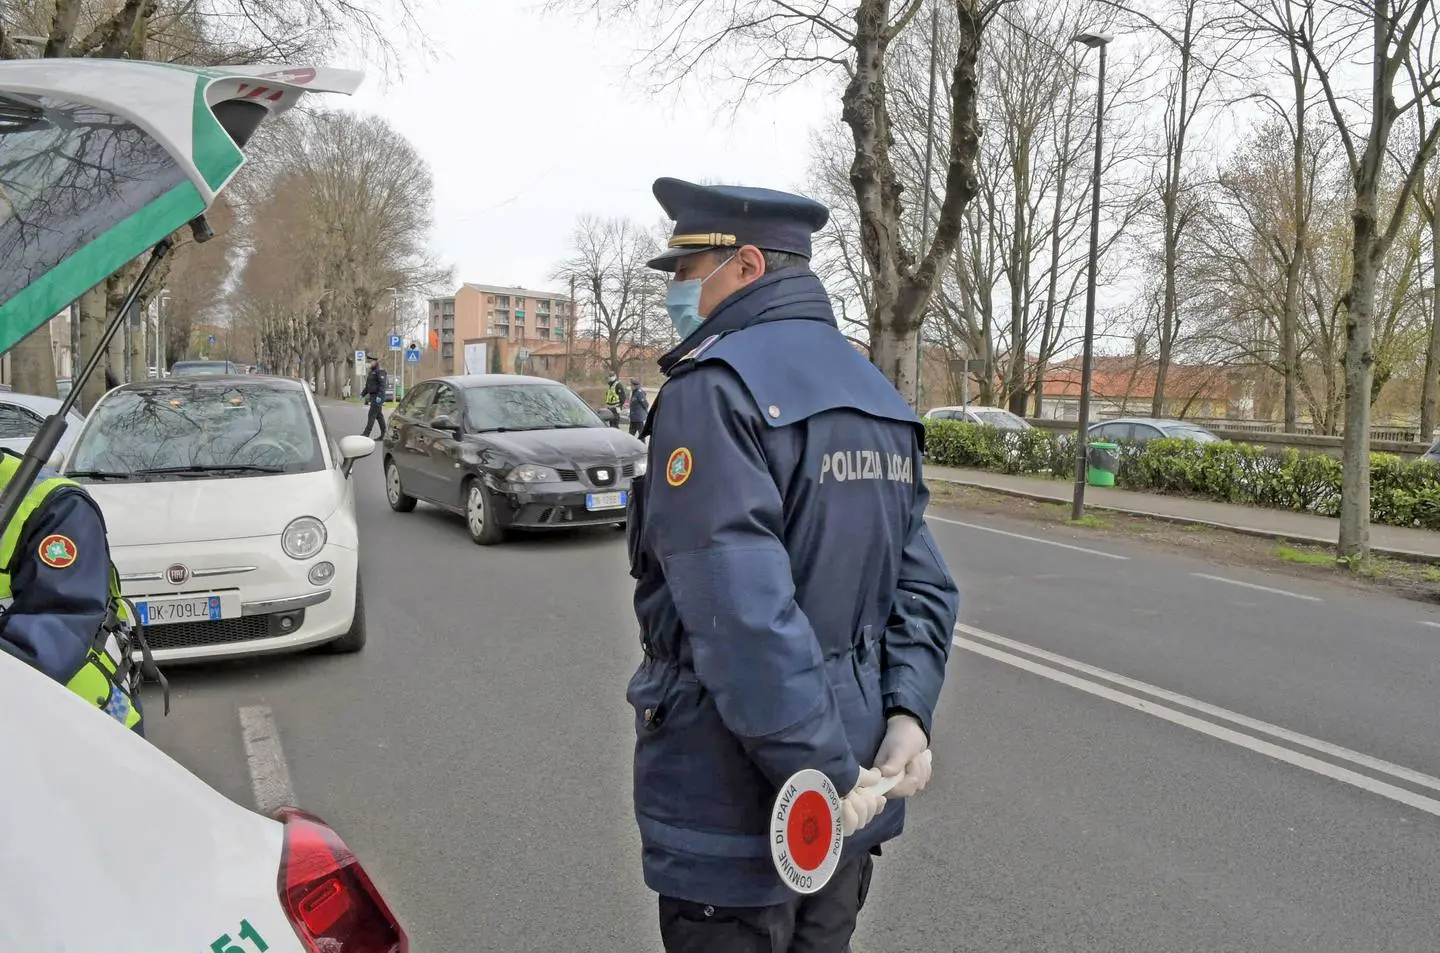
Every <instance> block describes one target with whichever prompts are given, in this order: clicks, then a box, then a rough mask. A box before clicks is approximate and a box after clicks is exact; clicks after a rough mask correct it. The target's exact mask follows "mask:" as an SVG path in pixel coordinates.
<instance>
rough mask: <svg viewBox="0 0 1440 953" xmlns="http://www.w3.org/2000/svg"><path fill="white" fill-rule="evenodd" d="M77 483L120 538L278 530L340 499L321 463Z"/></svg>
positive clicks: (186, 538) (142, 542)
mask: <svg viewBox="0 0 1440 953" xmlns="http://www.w3.org/2000/svg"><path fill="white" fill-rule="evenodd" d="M85 488H86V489H87V490H89V491H90V495H91V496H92V497H94V499H95V502H96V503H98V504H100V511H101V512H102V513H104V514H105V527H106V529H107V530H108V531H109V535H110V539H111V540H112V541H114V543H115V544H116V545H120V546H148V545H155V544H159V543H195V542H203V541H205V540H212V539H216V540H218V539H241V538H244V537H247V536H278V535H280V534H281V533H282V532H284V530H285V526H286V524H288V523H289V522H290V521H291V520H293V519H295V518H296V517H297V516H314V517H316V518H317V519H321V520H325V519H328V518H329V517H330V515H331V514H332V513H334V512H335V509H336V507H337V506H338V505H339V503H340V500H339V496H338V494H337V493H336V482H335V479H334V476H333V474H332V473H331V472H330V471H329V470H321V471H319V472H316V473H286V474H277V475H275V476H256V477H229V478H224V479H210V480H160V481H157V482H155V483H89V484H86V487H85Z"/></svg>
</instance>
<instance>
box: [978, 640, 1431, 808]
mask: <svg viewBox="0 0 1440 953" xmlns="http://www.w3.org/2000/svg"><path fill="white" fill-rule="evenodd" d="M955 644H956V645H958V646H960V647H961V648H963V649H966V650H967V651H970V652H974V653H975V654H977V655H984V656H986V657H987V658H992V659H994V660H995V661H997V662H1004V663H1005V664H1007V665H1013V666H1014V667H1016V668H1018V669H1023V670H1024V671H1027V672H1031V673H1033V674H1035V675H1040V676H1042V677H1044V678H1048V679H1051V680H1052V681H1056V682H1059V683H1061V684H1062V685H1068V686H1070V687H1071V688H1077V689H1079V690H1080V691H1082V692H1088V693H1089V694H1091V695H1098V696H1099V697H1101V698H1104V699H1106V700H1107V701H1112V702H1115V703H1116V704H1117V705H1124V706H1125V707H1126V708H1133V709H1135V710H1136V711H1142V712H1144V713H1145V714H1147V715H1154V716H1155V717H1156V718H1160V719H1163V720H1165V721H1168V722H1171V723H1173V724H1176V725H1180V726H1181V727H1184V728H1189V729H1191V730H1192V731H1198V732H1200V733H1201V734H1203V735H1209V736H1210V737H1212V738H1218V739H1220V740H1221V741H1228V742H1230V743H1231V744H1233V745H1237V746H1239V747H1241V748H1247V749H1249V750H1251V751H1254V752H1256V753H1257V754H1263V755H1267V756H1269V757H1271V758H1274V759H1275V760H1276V761H1283V762H1285V763H1286V764H1290V765H1294V766H1295V767H1297V768H1303V769H1304V770H1306V771H1311V772H1313V773H1315V774H1319V775H1323V776H1324V777H1327V778H1333V779H1334V780H1336V781H1342V782H1344V783H1345V784H1349V785H1352V786H1354V787H1357V788H1360V789H1361V790H1363V791H1369V792H1370V793H1372V794H1378V795H1380V796H1381V797H1386V798H1389V799H1390V800H1392V801H1398V802H1399V803H1401V804H1408V805H1409V806H1411V807H1413V808H1418V809H1419V810H1422V811H1424V812H1425V813H1427V814H1433V815H1435V816H1436V817H1440V801H1437V800H1435V799H1433V798H1428V797H1425V796H1424V795H1420V794H1416V793H1414V792H1412V791H1407V790H1405V789H1404V788H1398V787H1396V786H1395V785H1393V784H1386V783H1385V782H1384V781H1376V780H1375V779H1374V778H1370V777H1367V776H1365V775H1363V774H1359V773H1357V772H1355V771H1351V770H1349V769H1348V768H1341V767H1338V766H1336V765H1333V764H1330V763H1329V762H1328V761H1321V760H1320V759H1319V758H1312V757H1310V756H1309V755H1308V754H1301V753H1299V752H1298V751H1291V750H1290V749H1289V748H1282V747H1280V746H1279V745H1277V744H1271V743H1270V742H1268V741H1261V740H1260V739H1259V738H1252V737H1251V736H1250V735H1244V734H1241V733H1240V732H1238V731H1234V730H1233V729H1230V728H1225V727H1223V726H1221V725H1217V724H1215V723H1213V722H1209V721H1205V720H1204V719H1203V718H1196V717H1195V716H1194V715H1187V714H1185V713H1184V712H1181V711H1176V710H1175V709H1173V708H1166V707H1165V706H1164V705H1157V704H1156V703H1154V702H1152V701H1148V700H1146V699H1144V698H1137V697H1136V696H1134V695H1127V694H1125V693H1124V692H1121V691H1116V690H1115V689H1113V688H1107V687H1106V686H1104V685H1101V684H1100V683H1099V682H1092V681H1090V680H1089V679H1084V678H1081V677H1080V676H1078V675H1071V674H1070V673H1069V672H1062V671H1060V670H1059V669H1058V668H1050V667H1049V666H1048V665H1041V664H1040V663H1039V662H1032V661H1031V660H1030V659H1027V658H1021V657H1020V656H1018V655H1011V654H1010V653H1009V652H1002V651H1000V650H999V649H997V648H993V647H991V646H989V645H985V644H983V643H980V642H972V641H970V640H969V639H960V638H957V639H956V640H955Z"/></svg>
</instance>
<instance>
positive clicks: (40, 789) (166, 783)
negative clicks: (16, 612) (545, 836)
mask: <svg viewBox="0 0 1440 953" xmlns="http://www.w3.org/2000/svg"><path fill="white" fill-rule="evenodd" d="M0 716H3V717H4V719H5V721H6V723H7V724H10V725H12V726H13V725H21V724H23V725H24V726H25V730H23V731H19V730H12V731H5V732H0V763H3V764H4V765H5V808H6V811H8V812H10V816H11V817H12V818H13V821H12V822H9V823H7V824H6V825H5V826H6V831H5V836H4V843H5V863H6V864H7V869H11V870H14V871H23V876H7V877H6V886H5V890H4V892H3V894H0V941H3V942H0V946H3V947H4V949H5V950H7V951H17V953H18V951H21V950H24V951H34V953H39V951H41V950H47V951H56V953H60V951H76V950H97V951H98V950H108V951H116V953H136V951H141V950H145V951H157V953H158V951H160V950H167V951H168V950H175V951H186V953H190V951H195V953H199V951H207V950H215V951H219V953H261V951H268V953H314V951H316V950H356V951H374V953H405V951H406V950H407V949H409V939H408V938H407V937H406V935H405V931H404V929H403V928H402V927H401V925H400V923H399V921H398V920H397V919H396V917H395V915H394V913H392V912H391V910H390V907H389V906H388V905H387V904H386V903H385V900H384V898H383V897H382V896H381V894H380V891H379V890H377V889H376V887H375V884H374V882H373V881H372V880H371V879H370V876H369V875H368V874H367V873H366V871H365V869H364V867H363V866H361V864H360V862H359V860H357V859H356V857H355V854H354V853H353V852H352V851H351V850H350V848H349V847H347V846H346V845H345V842H344V841H343V840H341V839H340V836H339V835H338V834H336V833H335V831H334V830H332V829H331V828H330V827H328V826H327V825H326V824H325V823H324V822H323V821H321V820H320V819H319V818H317V817H314V816H313V815H309V814H305V813H302V812H299V811H296V810H293V809H282V810H280V811H278V812H277V815H276V817H275V818H274V819H271V818H269V817H264V816H262V815H260V814H257V813H255V812H253V811H249V810H246V809H245V808H243V807H241V806H240V805H238V804H236V803H234V802H233V801H231V800H229V799H228V798H226V797H224V796H223V795H221V794H220V793H219V792H217V791H216V790H215V789H214V788H212V787H210V786H209V785H208V784H206V783H205V782H204V781H202V780H200V779H199V778H198V777H196V776H195V775H193V774H191V773H190V772H189V771H187V770H186V769H185V768H184V767H182V766H181V765H180V764H179V763H178V762H176V761H175V760H173V759H172V758H171V757H170V756H169V755H167V754H165V752H163V751H161V750H160V749H159V748H158V747H156V746H155V745H153V744H151V743H149V742H148V741H146V740H145V739H144V738H141V737H140V736H139V735H137V734H135V732H133V731H129V730H127V729H126V728H125V727H124V726H122V725H121V724H120V723H119V722H118V721H116V720H115V719H114V718H111V717H110V716H109V715H107V714H106V713H105V712H104V711H102V710H100V709H99V708H96V707H95V706H94V705H91V704H87V703H86V702H85V701H84V700H83V699H81V698H80V697H79V696H78V695H76V694H74V693H73V692H71V691H70V690H68V689H67V688H65V687H64V686H62V685H59V684H57V683H55V682H53V681H51V680H50V679H48V678H46V677H45V676H44V675H42V674H41V673H40V672H38V671H36V670H35V669H32V668H30V667H29V666H28V665H26V664H25V663H24V662H21V661H20V660H19V659H16V658H11V657H10V656H9V655H6V654H5V653H3V652H0ZM97 778H103V779H104V782H103V783H104V785H105V787H106V789H107V790H111V791H123V792H124V795H125V798H126V799H133V800H127V803H130V804H150V805H156V809H154V810H149V809H146V810H130V811H128V812H127V816H126V817H125V819H124V822H123V823H116V821H115V819H114V818H113V817H110V816H108V812H106V811H103V810H96V809H95V808H96V798H97V793H96V791H97V789H96V779H97ZM80 897H83V898H84V902H83V905H84V908H85V910H84V915H83V916H77V915H76V903H77V898H80ZM116 924H124V926H123V927H122V928H120V929H119V930H118V931H117V927H116Z"/></svg>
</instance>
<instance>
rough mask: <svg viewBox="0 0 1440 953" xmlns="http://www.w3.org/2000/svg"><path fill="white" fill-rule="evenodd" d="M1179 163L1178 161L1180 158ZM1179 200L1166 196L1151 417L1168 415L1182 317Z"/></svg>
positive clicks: (1172, 195) (1172, 194)
mask: <svg viewBox="0 0 1440 953" xmlns="http://www.w3.org/2000/svg"><path fill="white" fill-rule="evenodd" d="M1177 164H1178V160H1177ZM1177 201H1178V199H1177V197H1176V196H1175V194H1174V193H1171V194H1170V195H1168V196H1166V197H1165V198H1164V203H1165V297H1164V300H1163V301H1162V303H1161V305H1160V328H1159V330H1160V334H1159V337H1160V340H1159V342H1158V343H1159V347H1158V348H1157V353H1156V360H1157V361H1158V364H1157V365H1156V367H1155V393H1154V394H1153V395H1152V396H1151V398H1150V416H1151V417H1164V416H1165V380H1166V378H1167V377H1169V376H1170V355H1171V353H1172V351H1173V350H1174V347H1175V338H1176V337H1177V332H1178V331H1179V325H1180V318H1179V316H1178V314H1177V312H1178V310H1179V307H1180V305H1179V295H1178V294H1177V293H1176V289H1175V272H1176V271H1177V270H1178V268H1179V258H1180V243H1179V236H1178V235H1177V234H1176V233H1175V206H1176V202H1177Z"/></svg>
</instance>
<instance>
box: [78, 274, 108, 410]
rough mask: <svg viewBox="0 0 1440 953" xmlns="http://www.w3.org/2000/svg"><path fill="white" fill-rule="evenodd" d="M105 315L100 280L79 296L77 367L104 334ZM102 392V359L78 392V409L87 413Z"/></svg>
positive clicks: (103, 391)
mask: <svg viewBox="0 0 1440 953" xmlns="http://www.w3.org/2000/svg"><path fill="white" fill-rule="evenodd" d="M105 315H106V307H105V283H104V282H102V283H101V284H98V285H96V286H95V287H94V288H91V289H90V290H89V291H87V292H85V294H84V295H82V296H81V298H80V353H79V354H77V355H76V356H75V366H76V367H77V368H79V367H80V366H83V365H84V363H85V362H86V361H88V360H89V359H90V355H92V354H94V353H95V350H96V348H97V347H99V345H100V338H101V337H102V336H104V334H105ZM77 373H78V371H77ZM104 393H105V364H104V362H103V361H102V362H101V363H100V366H99V367H97V368H95V373H94V374H92V375H91V376H90V380H89V381H87V382H86V383H85V387H84V389H83V390H82V391H81V392H80V400H79V404H80V410H81V411H82V412H83V413H89V412H90V408H92V407H94V406H95V402H96V401H97V400H99V399H100V397H101V395H102V394H104Z"/></svg>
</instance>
